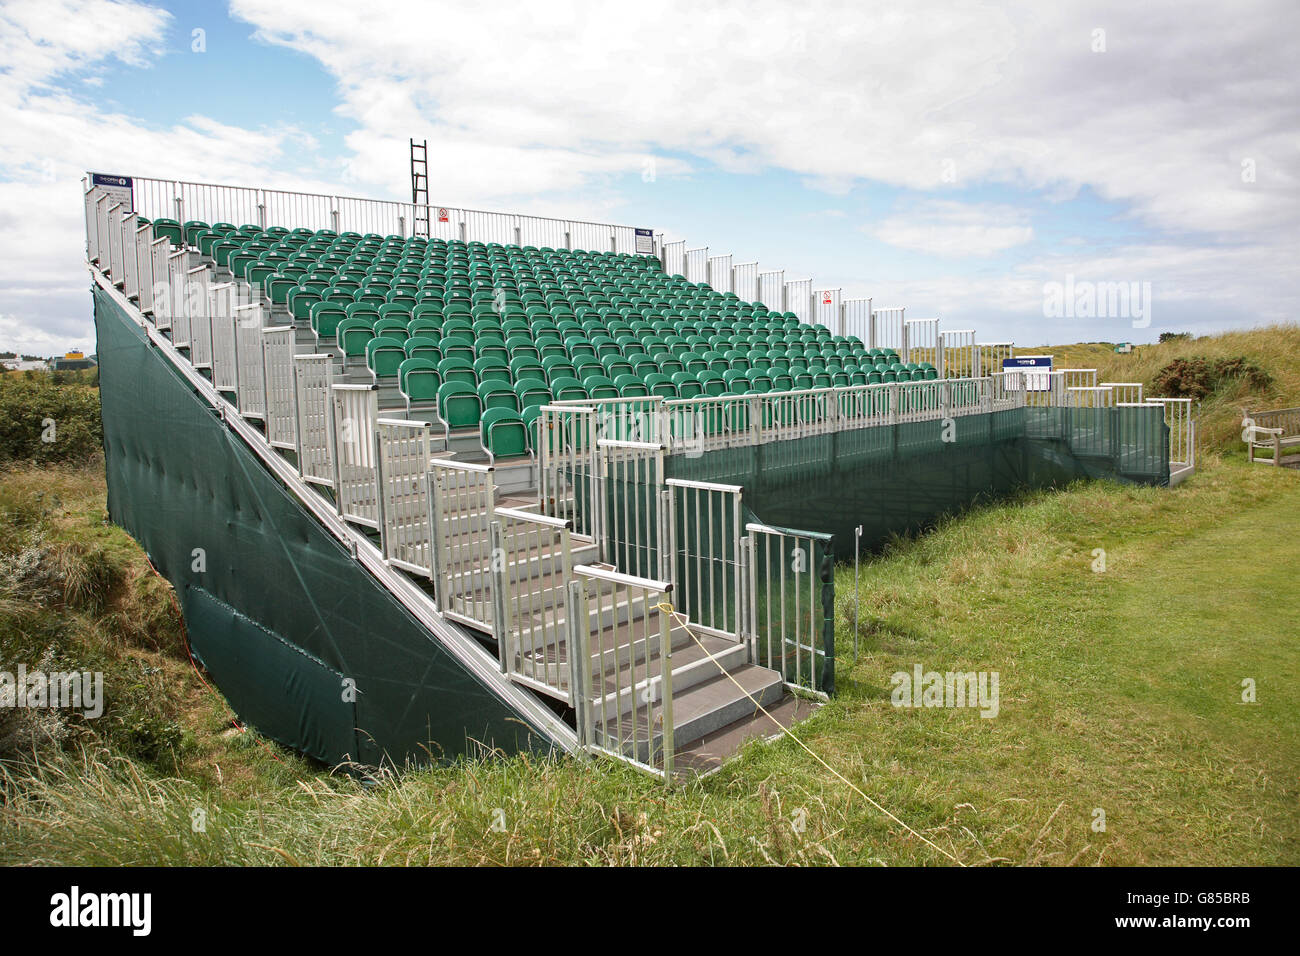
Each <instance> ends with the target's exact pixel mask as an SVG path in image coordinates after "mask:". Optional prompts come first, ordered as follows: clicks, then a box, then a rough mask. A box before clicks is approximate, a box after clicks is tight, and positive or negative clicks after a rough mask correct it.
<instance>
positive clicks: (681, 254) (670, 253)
mask: <svg viewBox="0 0 1300 956" xmlns="http://www.w3.org/2000/svg"><path fill="white" fill-rule="evenodd" d="M661 262H662V263H663V267H664V272H665V273H666V274H667V275H670V276H684V275H685V274H686V240H685V239H678V240H676V241H675V242H665V243H664V246H663V256H662V258H661Z"/></svg>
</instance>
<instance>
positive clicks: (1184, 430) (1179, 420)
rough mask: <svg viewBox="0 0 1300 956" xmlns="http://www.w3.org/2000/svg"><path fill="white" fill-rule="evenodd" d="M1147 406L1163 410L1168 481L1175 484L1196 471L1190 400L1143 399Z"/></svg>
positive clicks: (1194, 427)
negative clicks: (1154, 406) (1167, 433)
mask: <svg viewBox="0 0 1300 956" xmlns="http://www.w3.org/2000/svg"><path fill="white" fill-rule="evenodd" d="M1144 402H1145V403H1146V404H1149V405H1161V406H1163V408H1164V414H1165V424H1166V425H1167V426H1168V427H1169V481H1170V484H1176V483H1177V482H1179V481H1181V480H1182V479H1183V478H1184V477H1186V476H1187V475H1188V474H1190V473H1191V472H1192V471H1195V470H1196V416H1195V414H1194V411H1193V409H1192V400H1191V399H1190V398H1152V397H1148V398H1146V399H1144Z"/></svg>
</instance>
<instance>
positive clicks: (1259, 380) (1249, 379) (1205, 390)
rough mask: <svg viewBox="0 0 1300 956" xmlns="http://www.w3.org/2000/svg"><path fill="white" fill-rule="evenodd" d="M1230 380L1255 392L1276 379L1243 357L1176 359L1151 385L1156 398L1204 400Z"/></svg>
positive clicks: (1161, 371)
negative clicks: (1242, 383) (1240, 383)
mask: <svg viewBox="0 0 1300 956" xmlns="http://www.w3.org/2000/svg"><path fill="white" fill-rule="evenodd" d="M1229 381H1244V382H1245V383H1246V384H1247V385H1248V386H1249V387H1250V388H1251V389H1252V390H1255V391H1261V390H1263V389H1265V388H1268V386H1269V385H1271V384H1272V382H1273V376H1271V375H1270V374H1269V373H1268V372H1267V371H1265V370H1264V369H1263V368H1262V367H1261V366H1260V365H1259V364H1258V363H1256V362H1253V361H1251V360H1250V359H1248V358H1245V357H1244V356H1240V355H1238V356H1235V357H1233V358H1222V359H1217V360H1215V361H1213V362H1212V361H1210V360H1209V359H1206V358H1202V357H1200V356H1193V357H1191V358H1177V359H1174V360H1173V361H1172V362H1170V363H1169V364H1168V365H1166V366H1165V367H1164V368H1162V369H1161V370H1160V371H1158V372H1156V374H1155V377H1154V378H1153V379H1152V382H1151V384H1152V386H1153V389H1154V391H1155V394H1157V395H1168V396H1171V397H1174V398H1195V399H1203V398H1205V397H1206V396H1208V395H1209V394H1210V393H1212V392H1215V391H1217V390H1218V389H1219V388H1220V387H1221V386H1223V385H1224V384H1225V383H1227V382H1229Z"/></svg>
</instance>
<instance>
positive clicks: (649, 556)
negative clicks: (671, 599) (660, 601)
mask: <svg viewBox="0 0 1300 956" xmlns="http://www.w3.org/2000/svg"><path fill="white" fill-rule="evenodd" d="M596 445H597V449H598V458H599V464H600V472H599V477H600V481H599V495H598V497H597V499H596V500H597V503H598V511H599V518H598V528H599V537H598V540H597V543H598V544H599V545H600V556H601V560H603V561H605V562H608V563H609V564H612V565H614V566H615V567H617V568H620V569H621V570H623V571H624V572H626V573H627V574H631V575H633V576H634V577H642V578H649V577H652V576H653V577H656V578H659V577H666V575H665V573H664V568H663V566H662V564H661V562H663V561H665V560H666V556H667V549H666V543H665V541H664V538H663V532H664V530H665V529H664V523H663V521H662V516H661V515H660V512H659V509H660V501H659V489H660V488H661V487H662V485H663V480H664V478H663V467H664V451H665V449H664V446H662V445H659V444H656V443H652V442H634V441H611V440H608V439H604V438H599V439H597V441H596Z"/></svg>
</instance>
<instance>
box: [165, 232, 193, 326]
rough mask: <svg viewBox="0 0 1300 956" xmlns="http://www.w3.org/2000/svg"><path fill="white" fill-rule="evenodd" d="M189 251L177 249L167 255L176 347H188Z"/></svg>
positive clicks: (168, 282) (172, 323)
mask: <svg viewBox="0 0 1300 956" xmlns="http://www.w3.org/2000/svg"><path fill="white" fill-rule="evenodd" d="M189 274H190V268H189V253H188V252H187V251H186V250H185V249H177V250H176V251H175V252H173V253H170V254H169V255H168V256H167V288H168V295H169V297H170V300H171V308H170V309H169V310H168V311H169V314H170V316H171V330H172V344H173V345H175V346H176V347H177V348H178V349H187V348H189V347H190V295H189Z"/></svg>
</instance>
